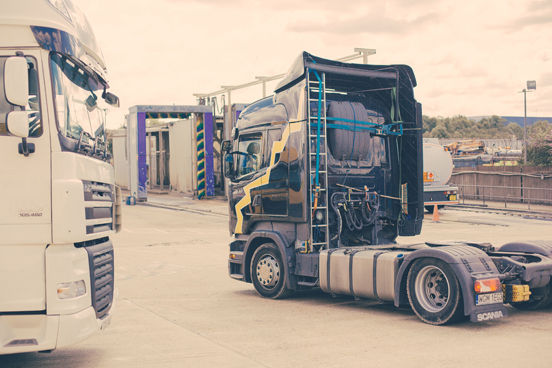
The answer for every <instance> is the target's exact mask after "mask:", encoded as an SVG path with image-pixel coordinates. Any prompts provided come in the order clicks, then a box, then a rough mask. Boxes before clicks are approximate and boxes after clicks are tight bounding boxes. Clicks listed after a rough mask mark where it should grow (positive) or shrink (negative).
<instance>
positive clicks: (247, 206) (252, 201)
mask: <svg viewBox="0 0 552 368" xmlns="http://www.w3.org/2000/svg"><path fill="white" fill-rule="evenodd" d="M264 141H265V140H264V139H263V133H262V132H244V133H240V136H239V137H238V141H237V146H236V144H235V143H234V152H233V158H234V164H235V165H236V166H235V175H236V178H235V179H233V180H232V187H231V196H230V208H231V211H232V215H235V216H236V217H234V216H232V219H231V221H230V227H231V230H232V231H235V232H236V233H238V234H240V233H242V231H243V230H245V231H247V230H246V229H248V228H249V225H250V223H252V222H256V221H259V220H261V219H262V210H263V206H262V200H261V182H262V179H261V177H262V175H263V174H264V173H265V172H266V169H265V168H263V154H264Z"/></svg>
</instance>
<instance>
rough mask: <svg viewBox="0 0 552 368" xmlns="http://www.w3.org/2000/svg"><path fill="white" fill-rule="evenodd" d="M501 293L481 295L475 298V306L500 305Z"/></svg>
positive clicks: (501, 300)
mask: <svg viewBox="0 0 552 368" xmlns="http://www.w3.org/2000/svg"><path fill="white" fill-rule="evenodd" d="M502 302H503V296H502V293H493V294H481V295H476V296H475V305H485V304H495V303H502Z"/></svg>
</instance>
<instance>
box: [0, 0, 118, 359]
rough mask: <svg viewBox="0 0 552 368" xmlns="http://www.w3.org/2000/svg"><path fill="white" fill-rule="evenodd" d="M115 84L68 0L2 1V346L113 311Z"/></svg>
mask: <svg viewBox="0 0 552 368" xmlns="http://www.w3.org/2000/svg"><path fill="white" fill-rule="evenodd" d="M108 88H109V85H108V81H107V74H106V66H105V63H104V60H103V56H102V52H101V50H100V48H99V46H98V44H97V41H96V38H95V37H94V33H93V31H92V29H91V28H90V25H89V23H88V21H87V20H86V18H85V16H84V15H83V14H82V13H81V12H80V10H78V9H77V8H76V7H75V6H74V5H73V3H72V2H71V1H70V0H55V1H54V0H18V1H4V2H2V11H1V12H0V156H1V157H2V162H1V163H0V172H1V174H0V189H2V196H1V197H0V354H13V353H22V352H35V351H52V350H54V349H57V348H60V347H64V346H68V345H72V344H75V343H78V342H80V341H83V340H85V339H87V338H89V337H90V336H92V335H93V334H95V333H97V332H99V331H100V330H101V329H104V328H106V327H107V326H108V325H109V323H110V321H111V317H112V314H113V312H114V310H115V308H114V305H115V299H114V291H115V285H114V254H113V252H114V250H113V244H112V242H111V240H110V237H111V236H112V235H114V234H115V233H116V232H117V231H118V230H120V228H121V208H120V205H121V192H120V189H119V188H118V187H117V186H115V180H114V179H115V178H114V172H113V167H112V165H111V164H110V163H109V160H110V155H109V153H108V152H107V143H106V136H105V121H104V120H105V112H104V111H103V110H102V107H107V105H110V106H113V107H118V106H119V99H118V98H117V96H115V95H114V94H112V93H110V92H107V89H108ZM102 105H103V106H102Z"/></svg>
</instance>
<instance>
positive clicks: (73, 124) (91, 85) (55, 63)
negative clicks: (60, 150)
mask: <svg viewBox="0 0 552 368" xmlns="http://www.w3.org/2000/svg"><path fill="white" fill-rule="evenodd" d="M50 59H51V69H52V80H53V84H54V93H55V104H56V112H57V122H58V129H59V131H60V133H61V135H62V136H64V137H68V138H74V139H77V140H83V138H84V141H85V142H87V141H88V140H90V139H92V140H96V139H97V138H101V139H102V140H104V141H105V138H104V110H102V109H101V108H100V104H99V103H100V101H102V100H103V99H102V98H101V97H98V96H97V95H96V93H95V92H94V91H98V90H99V89H100V88H102V87H101V86H100V85H99V84H98V83H97V82H96V81H95V80H94V79H93V78H91V77H90V76H89V75H88V74H87V73H86V72H85V71H84V70H83V69H82V68H81V67H79V66H78V65H77V64H76V63H74V62H73V61H71V60H70V59H68V58H67V57H65V56H63V55H60V54H56V53H51V54H50ZM99 94H101V91H100V92H99ZM93 102H95V103H98V105H97V106H96V107H94V106H93V105H94V103H93ZM83 136H84V137H83Z"/></svg>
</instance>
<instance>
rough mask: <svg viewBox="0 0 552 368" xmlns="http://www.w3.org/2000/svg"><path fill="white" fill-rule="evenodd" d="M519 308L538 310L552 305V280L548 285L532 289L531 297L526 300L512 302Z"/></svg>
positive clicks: (513, 305)
mask: <svg viewBox="0 0 552 368" xmlns="http://www.w3.org/2000/svg"><path fill="white" fill-rule="evenodd" d="M510 305H511V306H512V307H514V308H516V309H519V310H537V309H544V308H547V307H550V306H552V282H550V283H548V285H546V286H543V287H540V288H536V289H532V290H531V298H530V299H529V300H528V301H526V302H519V303H510Z"/></svg>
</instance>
